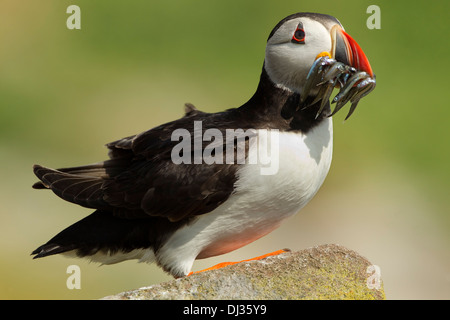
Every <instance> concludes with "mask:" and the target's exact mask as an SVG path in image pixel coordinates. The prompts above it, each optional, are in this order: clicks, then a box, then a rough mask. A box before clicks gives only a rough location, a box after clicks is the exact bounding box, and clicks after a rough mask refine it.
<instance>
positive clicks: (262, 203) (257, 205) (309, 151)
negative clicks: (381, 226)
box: [157, 118, 333, 274]
mask: <svg viewBox="0 0 450 320" xmlns="http://www.w3.org/2000/svg"><path fill="white" fill-rule="evenodd" d="M269 138H270V135H267V134H266V132H262V131H259V132H258V139H269ZM269 140H270V141H266V142H269V143H266V144H264V141H261V140H260V141H259V143H258V145H259V146H260V147H261V146H264V145H266V146H269V150H270V149H271V150H272V151H274V150H277V149H278V156H277V157H273V156H272V157H271V158H270V163H269V164H266V165H263V164H261V163H257V164H244V165H242V166H241V168H240V169H239V170H238V180H237V182H236V184H235V187H236V189H235V192H234V193H233V194H232V195H231V196H230V197H229V198H228V200H227V201H226V202H225V203H223V204H222V205H221V206H219V207H218V208H216V209H215V210H214V211H212V212H210V213H208V214H204V215H202V216H200V217H199V218H198V220H196V221H195V222H194V223H191V224H189V225H187V226H185V227H183V228H182V229H180V230H179V231H177V232H176V233H174V234H173V235H172V237H171V238H170V239H169V240H168V241H167V243H166V244H165V245H164V246H163V247H162V248H161V249H160V250H159V251H158V254H157V260H158V261H159V263H160V264H162V265H165V266H166V267H168V268H169V269H175V270H177V271H178V272H179V273H180V274H187V273H189V271H190V269H191V267H192V264H193V262H194V260H195V259H202V258H208V257H211V256H216V255H220V254H224V253H227V252H230V251H232V250H235V249H238V248H240V247H242V246H244V245H246V244H248V243H251V242H253V241H255V240H257V239H258V238H260V237H262V236H264V235H266V234H267V233H269V232H271V231H273V230H274V229H275V228H277V227H278V226H279V225H280V223H281V222H282V220H284V219H285V218H287V217H289V216H291V215H293V214H295V213H297V212H298V211H299V210H300V209H301V208H302V207H303V206H305V205H306V204H307V203H308V201H309V200H311V198H312V197H313V196H314V195H315V194H316V192H317V191H318V190H319V188H320V186H321V185H322V183H323V181H324V180H325V177H326V175H327V173H328V170H329V168H330V164H331V157H332V141H333V128H332V120H331V119H328V118H327V119H325V120H324V121H322V123H321V124H320V125H318V126H317V127H315V128H314V129H312V130H310V131H309V132H308V133H307V134H306V135H303V134H301V133H293V132H279V137H278V139H273V137H272V139H269ZM272 143H276V145H272ZM255 146H256V145H252V146H251V147H250V149H249V157H250V156H251V155H252V153H253V156H255V154H256V153H257V152H258V148H256V147H255ZM277 147H278V148H277ZM266 151H267V150H261V149H260V151H259V152H260V154H261V153H263V154H264V152H266ZM275 153H276V152H275ZM266 154H267V153H266ZM269 154H270V152H269ZM264 169H265V170H266V171H265V174H262V172H263V171H264ZM275 169H277V170H275ZM271 171H272V172H273V171H276V173H275V174H267V173H268V172H269V173H270V172H271Z"/></svg>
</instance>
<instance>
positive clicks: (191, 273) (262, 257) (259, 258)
mask: <svg viewBox="0 0 450 320" xmlns="http://www.w3.org/2000/svg"><path fill="white" fill-rule="evenodd" d="M289 251H290V250H289V249H281V250H277V251H274V252H271V253H267V254H264V255H262V256H259V257H256V258H252V259H247V260H242V261H236V262H222V263H219V264H216V265H215V266H212V267H210V268H207V269H203V270H200V271H195V272H192V271H191V272H190V273H189V274H188V276H190V275H193V274H195V273H200V272H204V271H210V270H216V269H221V268H223V267H226V266H229V265H232V264H237V263H241V262H247V261H254V260H261V259H264V258H267V257H270V256H276V255H278V254H281V253H284V252H289Z"/></svg>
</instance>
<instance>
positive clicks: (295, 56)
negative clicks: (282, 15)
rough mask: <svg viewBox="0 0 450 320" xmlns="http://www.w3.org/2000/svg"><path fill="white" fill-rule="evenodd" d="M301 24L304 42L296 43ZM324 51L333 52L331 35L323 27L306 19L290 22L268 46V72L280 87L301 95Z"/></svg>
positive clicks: (266, 58) (266, 65) (278, 31)
mask: <svg viewBox="0 0 450 320" xmlns="http://www.w3.org/2000/svg"><path fill="white" fill-rule="evenodd" d="M299 22H301V23H302V24H303V30H304V32H305V40H304V43H293V42H292V37H293V35H294V33H295V31H296V29H297V26H298V24H299ZM324 51H326V52H331V35H330V31H328V30H327V29H326V28H325V26H324V25H323V24H321V23H320V22H318V21H315V20H312V19H310V18H307V17H302V18H296V19H292V20H288V21H287V22H286V23H284V24H283V25H281V26H280V28H279V29H278V30H277V31H276V32H275V33H274V34H273V35H272V37H271V38H270V39H269V41H268V42H267V46H266V57H265V68H266V71H267V73H268V75H269V77H270V79H271V80H272V81H273V82H274V83H275V84H276V85H277V86H278V87H281V88H287V89H289V90H291V91H295V92H301V91H302V87H303V85H304V83H305V80H306V76H307V75H308V72H309V70H310V69H311V66H312V64H313V63H314V61H315V60H316V57H317V55H318V54H319V53H321V52H324Z"/></svg>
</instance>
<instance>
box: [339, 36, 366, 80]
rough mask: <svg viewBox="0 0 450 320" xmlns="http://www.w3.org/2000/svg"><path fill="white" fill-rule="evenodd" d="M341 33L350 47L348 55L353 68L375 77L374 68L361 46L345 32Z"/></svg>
mask: <svg viewBox="0 0 450 320" xmlns="http://www.w3.org/2000/svg"><path fill="white" fill-rule="evenodd" d="M341 33H342V34H343V35H344V37H345V39H346V40H347V43H348V46H349V50H348V55H349V60H350V63H351V66H352V67H354V68H356V69H357V70H360V71H365V72H367V73H368V74H369V75H370V76H371V77H373V71H372V67H371V66H370V63H369V60H368V59H367V57H366V55H365V54H364V51H363V50H362V49H361V47H360V46H359V44H358V43H357V42H356V41H355V39H353V38H352V37H351V36H350V35H349V34H348V33H347V32H345V31H344V30H341Z"/></svg>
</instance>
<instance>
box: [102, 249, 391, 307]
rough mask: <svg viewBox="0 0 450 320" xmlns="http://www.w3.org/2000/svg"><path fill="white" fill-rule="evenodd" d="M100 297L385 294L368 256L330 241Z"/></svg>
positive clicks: (358, 296) (375, 296) (271, 297)
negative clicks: (326, 243) (328, 243)
mask: <svg viewBox="0 0 450 320" xmlns="http://www.w3.org/2000/svg"><path fill="white" fill-rule="evenodd" d="M377 280H378V282H377ZM103 299H108V300H110V299H120V300H148V299H151V300H153V299H165V300H174V299H176V300H181V299H183V300H187V299H189V300H192V299H196V300H202V299H209V300H210V299H224V300H225V299H226V300H228V299H265V300H274V299H361V300H362V299H376V300H380V299H385V294H384V290H383V285H382V283H381V279H380V278H379V274H377V273H376V272H375V269H374V267H373V265H372V264H371V263H370V262H369V261H368V260H367V259H365V258H364V257H362V256H360V255H359V254H358V253H356V252H354V251H352V250H349V249H346V248H345V247H342V246H339V245H334V244H331V245H322V246H317V247H313V248H309V249H305V250H302V251H298V252H286V253H282V254H279V255H276V256H270V257H267V258H264V259H262V260H256V261H249V262H242V263H238V264H234V265H230V266H227V267H224V268H222V269H217V270H211V271H205V272H201V273H198V274H193V275H191V276H188V277H184V278H180V279H175V280H172V281H169V282H165V283H161V284H156V285H152V286H149V287H144V288H140V289H137V290H132V291H128V292H122V293H119V294H116V295H112V296H108V297H105V298H103Z"/></svg>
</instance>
